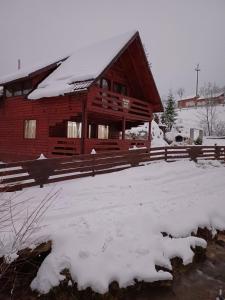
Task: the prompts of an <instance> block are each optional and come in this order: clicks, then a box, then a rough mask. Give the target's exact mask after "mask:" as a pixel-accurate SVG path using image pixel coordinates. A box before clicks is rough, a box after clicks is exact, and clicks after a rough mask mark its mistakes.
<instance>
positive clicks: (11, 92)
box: [5, 80, 32, 98]
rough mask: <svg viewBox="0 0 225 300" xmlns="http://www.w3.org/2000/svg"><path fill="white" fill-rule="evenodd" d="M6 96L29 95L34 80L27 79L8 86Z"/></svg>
mask: <svg viewBox="0 0 225 300" xmlns="http://www.w3.org/2000/svg"><path fill="white" fill-rule="evenodd" d="M5 90H6V97H7V98H9V97H13V96H22V95H27V94H28V93H29V92H30V91H31V90H32V81H31V80H26V81H23V82H17V83H13V84H10V85H8V86H6V88H5Z"/></svg>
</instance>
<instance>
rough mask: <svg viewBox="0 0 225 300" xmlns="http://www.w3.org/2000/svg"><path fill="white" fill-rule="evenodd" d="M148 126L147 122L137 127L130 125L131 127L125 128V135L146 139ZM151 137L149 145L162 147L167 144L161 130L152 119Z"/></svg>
mask: <svg viewBox="0 0 225 300" xmlns="http://www.w3.org/2000/svg"><path fill="white" fill-rule="evenodd" d="M148 127H149V126H148V123H144V125H140V126H138V127H132V128H131V129H129V130H126V136H127V137H132V138H134V139H147V137H148ZM151 137H152V140H151V147H164V146H167V145H168V144H167V142H166V141H165V140H164V138H163V132H162V130H161V129H160V128H159V126H158V124H157V123H156V122H155V121H154V120H153V121H152V123H151Z"/></svg>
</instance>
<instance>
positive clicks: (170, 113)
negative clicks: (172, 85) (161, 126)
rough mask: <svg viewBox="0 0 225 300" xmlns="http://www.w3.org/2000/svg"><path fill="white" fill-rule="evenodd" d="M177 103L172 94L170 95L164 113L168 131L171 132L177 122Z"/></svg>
mask: <svg viewBox="0 0 225 300" xmlns="http://www.w3.org/2000/svg"><path fill="white" fill-rule="evenodd" d="M176 116H177V113H176V102H175V100H174V96H173V94H172V92H170V93H169V95H168V98H167V103H166V108H165V112H164V118H165V124H166V125H167V128H168V130H171V128H172V126H173V124H174V122H175V120H176Z"/></svg>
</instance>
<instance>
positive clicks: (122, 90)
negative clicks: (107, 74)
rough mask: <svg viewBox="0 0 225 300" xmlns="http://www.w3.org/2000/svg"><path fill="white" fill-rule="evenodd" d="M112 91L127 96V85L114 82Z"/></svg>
mask: <svg viewBox="0 0 225 300" xmlns="http://www.w3.org/2000/svg"><path fill="white" fill-rule="evenodd" d="M113 92H115V93H118V94H122V95H124V96H127V87H126V86H125V85H124V84H121V83H117V82H114V84H113Z"/></svg>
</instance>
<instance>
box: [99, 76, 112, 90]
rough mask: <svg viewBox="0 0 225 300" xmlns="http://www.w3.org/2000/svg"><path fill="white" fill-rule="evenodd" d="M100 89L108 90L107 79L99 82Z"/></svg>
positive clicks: (108, 82)
mask: <svg viewBox="0 0 225 300" xmlns="http://www.w3.org/2000/svg"><path fill="white" fill-rule="evenodd" d="M101 88H102V89H104V90H107V91H109V90H110V81H109V80H108V79H105V78H102V80H101Z"/></svg>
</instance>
